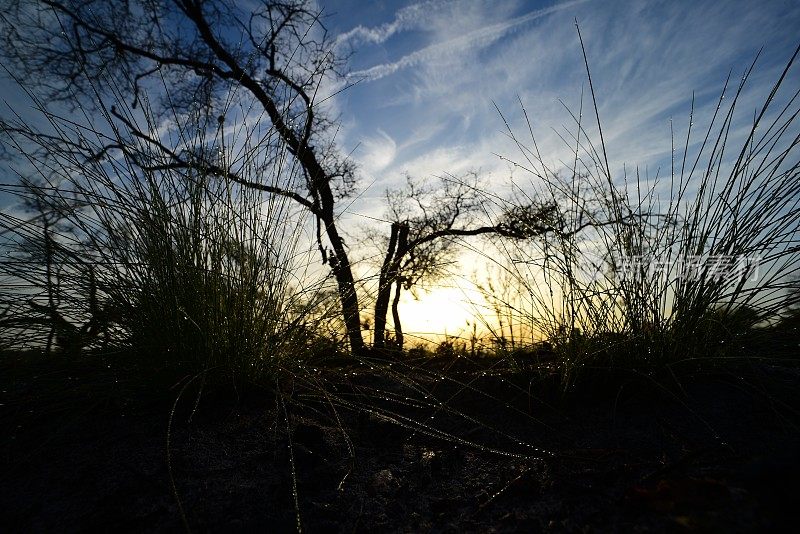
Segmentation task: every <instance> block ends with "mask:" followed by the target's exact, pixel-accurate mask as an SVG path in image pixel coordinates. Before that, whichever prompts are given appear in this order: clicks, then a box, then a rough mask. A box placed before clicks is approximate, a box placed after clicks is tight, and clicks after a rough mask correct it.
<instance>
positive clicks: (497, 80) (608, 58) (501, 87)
mask: <svg viewBox="0 0 800 534" xmlns="http://www.w3.org/2000/svg"><path fill="white" fill-rule="evenodd" d="M320 6H321V7H322V8H323V9H324V11H325V13H326V14H327V15H328V18H326V19H325V24H326V26H327V28H328V29H329V31H330V32H331V34H332V35H334V36H337V39H338V40H339V43H340V47H341V48H340V49H341V50H342V51H346V50H350V49H352V50H353V56H352V58H351V62H350V70H351V80H356V79H360V80H361V81H360V82H359V83H358V84H357V85H356V86H355V87H352V88H350V89H348V90H346V91H344V92H343V93H341V94H340V95H338V96H337V97H336V101H335V103H334V107H335V108H336V111H337V112H338V113H340V116H341V119H342V121H343V126H344V127H343V130H342V131H341V133H340V134H339V137H338V139H339V141H340V144H341V148H342V149H343V150H344V151H345V152H350V151H351V150H353V149H355V152H354V157H355V159H356V160H357V161H358V162H359V163H360V165H361V171H362V180H363V181H362V183H363V185H365V186H367V185H370V184H372V185H371V186H370V187H369V189H368V190H367V192H366V193H365V199H366V200H367V202H365V203H362V204H360V205H359V208H360V209H365V210H368V211H369V212H370V213H371V214H372V215H377V214H378V213H379V211H380V206H379V204H373V203H371V202H369V201H368V199H369V198H375V197H380V196H381V194H382V193H383V190H384V189H385V188H386V187H387V186H388V187H391V186H392V185H393V184H398V183H400V182H401V181H402V179H403V178H402V174H403V173H404V172H410V173H411V174H413V175H415V176H420V177H424V176H430V175H437V174H441V173H443V172H452V173H458V172H460V171H464V170H467V169H480V170H482V171H483V172H484V173H485V174H486V175H491V176H495V175H498V179H499V177H500V176H501V175H503V174H508V166H507V165H506V164H503V163H502V161H501V160H500V159H499V158H497V157H496V156H494V155H493V152H494V153H501V154H506V153H508V154H509V155H514V154H512V152H513V150H512V147H511V146H510V144H509V143H508V141H507V140H506V139H505V137H504V135H503V133H502V131H503V123H502V121H501V119H500V117H499V115H498V113H497V111H496V110H495V108H494V105H493V102H495V103H497V105H498V107H499V108H500V109H501V110H502V112H503V113H504V114H505V115H506V116H507V117H509V118H510V119H511V122H512V126H514V127H519V128H520V129H521V128H523V127H524V123H522V122H520V120H521V116H520V109H519V104H518V102H517V96H519V97H520V98H521V100H522V102H523V104H524V105H525V107H526V109H527V111H528V114H529V116H530V117H531V118H532V119H533V121H534V128H535V129H536V134H537V136H538V137H539V139H538V140H539V141H540V143H541V144H542V145H541V146H542V147H543V148H545V149H546V150H545V154H547V155H549V157H550V158H552V162H553V164H554V166H556V167H558V162H559V160H560V159H561V158H563V157H568V155H567V152H565V150H566V147H564V146H563V142H562V141H561V140H559V139H558V137H557V136H556V135H555V133H554V132H553V131H552V128H556V129H558V128H561V127H562V126H563V125H565V124H568V123H569V122H570V119H569V116H568V114H567V113H566V111H565V110H564V107H563V106H562V104H561V103H559V99H560V100H561V101H563V102H564V104H565V105H566V106H568V107H569V108H570V109H573V110H577V108H578V105H579V99H580V93H581V89H582V88H583V86H584V85H585V83H586V76H585V73H584V67H583V58H582V55H581V51H580V47H579V43H578V37H577V33H576V31H575V23H574V21H575V19H577V20H578V23H579V24H580V27H581V32H582V34H583V37H584V41H585V43H586V47H587V52H588V56H589V61H590V67H591V69H592V74H593V77H594V84H595V90H596V92H597V97H598V106H599V112H600V117H601V119H602V122H603V128H604V133H605V139H606V142H607V148H608V150H609V158H610V160H611V166H612V168H617V169H619V168H621V166H622V164H623V163H624V164H626V165H627V166H628V167H629V168H630V167H636V166H637V165H638V166H640V167H641V168H642V169H644V168H645V167H648V169H650V170H651V171H652V170H654V169H655V168H657V167H658V165H659V164H663V163H664V161H665V157H666V155H668V153H669V150H670V137H669V136H670V134H669V126H670V124H669V121H670V118H672V119H673V120H674V121H675V129H676V132H679V133H680V132H685V127H686V124H687V123H688V115H689V106H690V103H691V97H692V93H693V92H694V93H695V95H696V99H697V101H696V107H697V108H699V109H698V112H697V113H696V117H697V118H698V119H700V120H701V121H702V119H703V118H704V117H706V115H707V113H706V112H708V111H709V110H710V106H713V105H714V104H715V99H716V97H717V96H718V95H719V93H720V90H721V89H722V85H723V83H724V80H725V77H726V75H727V73H728V72H729V71H731V70H732V71H733V79H734V80H736V79H738V77H739V76H740V75H741V72H742V71H743V70H744V69H745V68H746V67H747V66H748V65H749V63H750V62H751V61H752V59H753V58H754V57H755V55H756V53H757V52H758V50H759V49H761V48H763V52H762V57H761V59H760V61H759V64H758V65H759V67H758V69H757V71H756V74H755V76H754V78H753V79H752V81H751V84H750V90H751V93H752V98H753V100H752V105H751V106H750V109H749V110H748V112H752V109H753V108H754V107H755V105H756V102H757V100H758V97H759V96H761V97H763V96H764V95H765V94H766V93H765V91H768V89H769V87H768V84H769V83H771V82H773V81H774V80H775V78H776V77H777V75H778V74H779V73H780V69H781V67H782V66H783V64H784V62H785V61H786V60H787V59H788V58H789V57H790V56H791V53H792V51H793V50H794V47H795V46H797V42H798V39H800V37H799V36H798V34H797V31H796V29H797V28H800V3H798V2H796V1H777V0H773V1H766V2H754V1H683V0H679V1H667V2H659V1H600V0H586V1H580V0H578V1H563V2H549V1H522V0H494V1H482V0H457V1H448V0H430V1H424V2H392V1H379V2H360V1H357V0H320ZM792 83H794V85H795V86H796V85H797V77H795V78H794V80H793V82H792ZM748 104H749V102H748V101H747V100H746V99H745V101H744V105H743V106H742V108H743V109H745V108H747V106H748ZM706 118H710V115H708V117H706ZM546 157H547V156H546Z"/></svg>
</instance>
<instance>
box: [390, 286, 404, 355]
mask: <svg viewBox="0 0 800 534" xmlns="http://www.w3.org/2000/svg"><path fill="white" fill-rule="evenodd" d="M402 290H403V283H402V280H398V281H397V285H396V288H395V290H394V300H393V301H392V318H393V319H394V339H395V342H396V343H397V349H398V350H403V327H402V325H401V324H400V311H399V310H398V309H397V306H398V304H400V291H402Z"/></svg>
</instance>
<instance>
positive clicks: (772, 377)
mask: <svg viewBox="0 0 800 534" xmlns="http://www.w3.org/2000/svg"><path fill="white" fill-rule="evenodd" d="M106 361H107V360H103V362H104V363H103V364H102V365H101V364H99V363H98V361H96V360H92V361H91V362H88V363H75V362H63V361H53V360H52V359H50V360H42V359H36V360H31V359H26V358H25V357H18V358H9V359H7V360H6V361H5V362H3V368H2V370H1V371H2V374H0V376H2V378H0V382H1V383H2V398H0V404H1V405H0V410H1V411H0V418H1V420H0V423H1V424H2V428H3V429H4V430H3V433H2V463H3V466H2V471H3V473H4V474H3V477H2V482H0V524H2V525H4V528H3V530H6V531H8V532H28V531H35V532H50V531H58V532H77V531H111V530H113V531H116V532H129V531H130V532H139V531H158V532H161V531H166V532H170V531H180V530H185V529H186V528H187V527H188V529H189V530H190V531H193V532H206V531H211V532H216V531H225V532H244V531H259V532H263V531H272V532H291V531H293V530H296V529H297V528H298V524H299V526H300V527H301V528H302V530H304V531H309V532H369V531H379V532H384V531H388V532H517V531H530V532H536V531H547V532H616V531H622V532H635V531H639V532H673V531H675V532H680V531H703V532H706V531H720V532H723V531H724V532H751V531H778V530H781V529H785V530H787V531H788V530H790V529H791V527H792V525H794V524H796V523H797V521H798V520H800V507H798V504H800V502H798V496H800V491H798V490H797V484H798V480H800V432H799V431H798V428H799V427H798V425H799V424H800V415H798V414H800V411H799V409H800V392H798V389H797V385H798V382H800V375H799V374H798V370H797V368H796V367H795V366H792V365H789V364H785V363H781V361H766V362H765V361H757V362H749V363H748V364H747V365H744V366H739V367H738V368H736V369H735V370H730V371H727V370H725V371H722V370H716V371H713V372H703V373H695V374H692V375H691V376H689V375H687V376H686V377H684V378H682V379H681V380H680V381H679V382H675V383H669V381H667V380H664V379H662V378H659V380H656V379H651V378H649V377H643V376H627V375H620V376H618V375H613V376H612V375H610V374H606V375H603V376H602V378H598V379H597V380H595V381H593V382H592V383H585V384H581V385H579V386H578V387H577V389H576V390H575V391H573V392H568V393H566V394H563V393H560V392H559V389H558V388H557V387H555V385H553V384H547V382H546V380H542V378H541V373H534V372H531V371H530V370H527V371H526V370H520V369H519V368H508V367H504V366H501V365H496V364H493V363H489V364H487V363H480V364H465V363H463V362H461V361H458V360H453V361H444V360H439V361H437V362H435V363H426V364H424V365H422V364H419V363H415V364H414V365H408V364H407V363H402V362H401V363H394V364H392V365H391V366H389V365H388V364H382V363H374V365H373V364H365V365H352V366H344V367H341V366H339V367H338V368H336V369H331V368H320V369H317V370H316V371H312V372H311V373H310V374H309V375H308V376H304V377H302V378H301V377H299V376H298V377H296V378H294V379H290V378H286V377H284V378H282V379H281V381H280V382H279V384H278V385H277V390H278V391H279V392H280V394H279V395H276V394H275V392H276V387H275V386H273V387H266V386H265V387H256V386H252V385H250V386H244V385H241V384H240V385H238V386H237V387H236V388H233V387H231V386H226V385H225V382H224V380H223V381H220V383H216V384H213V385H210V382H209V384H206V385H205V387H203V388H202V394H200V395H198V391H200V388H199V385H200V380H199V379H195V380H194V381H193V382H191V383H189V380H190V379H189V378H185V379H184V377H182V376H179V375H175V374H174V373H167V372H164V373H163V374H161V375H158V374H156V375H155V376H152V375H151V376H149V377H148V379H147V380H143V379H142V380H138V381H137V380H134V379H133V378H132V376H135V374H134V373H132V372H131V371H130V370H129V369H125V368H122V367H120V368H117V367H116V366H115V365H114V364H106V363H105V362H106ZM108 365H111V367H108ZM734 371H735V372H734ZM598 373H599V372H598ZM598 376H600V375H599V374H598ZM176 377H177V378H176ZM182 379H183V380H182ZM187 383H188V385H186V384H187ZM320 384H324V388H322V387H321V386H320ZM184 386H186V387H185V388H184ZM181 391H182V394H181ZM179 396H180V398H179V399H178V401H177V402H175V399H177V398H178V397H179Z"/></svg>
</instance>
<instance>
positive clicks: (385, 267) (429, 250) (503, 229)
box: [374, 172, 558, 349]
mask: <svg viewBox="0 0 800 534" xmlns="http://www.w3.org/2000/svg"><path fill="white" fill-rule="evenodd" d="M386 197H387V204H388V212H389V213H388V215H389V217H390V219H391V220H392V221H393V223H392V226H391V233H390V236H389V240H388V243H386V254H385V256H384V259H383V263H382V265H381V269H380V276H379V281H378V294H377V298H376V300H375V332H374V338H375V341H374V346H375V348H378V349H380V348H383V347H384V346H385V342H386V332H385V331H386V316H387V314H388V309H389V301H390V299H391V300H392V317H393V319H394V326H395V341H396V343H397V345H399V347H400V348H402V345H403V330H402V326H401V323H400V314H399V310H398V304H399V300H400V292H401V291H402V290H403V289H407V290H408V289H411V288H412V287H414V286H416V285H418V284H419V283H421V282H423V281H431V280H433V279H435V278H437V277H440V276H442V275H444V274H446V273H447V266H448V265H450V264H451V263H452V262H453V261H454V256H455V253H456V252H457V250H458V245H459V242H458V241H457V240H458V239H459V238H464V237H473V236H479V235H484V236H485V235H495V236H498V237H502V238H507V239H529V238H532V237H535V236H538V235H542V234H545V233H547V232H551V231H558V230H557V227H556V226H554V225H555V220H554V217H553V216H554V214H555V211H556V208H555V206H554V205H546V204H542V205H536V204H533V203H531V204H530V205H520V204H519V203H517V204H507V203H506V202H504V201H502V199H500V198H499V197H498V198H490V196H489V195H488V194H487V193H486V192H485V190H484V189H483V188H482V187H481V185H480V182H479V179H478V175H477V173H475V172H470V173H467V174H466V175H464V176H461V177H455V176H445V177H442V179H441V183H440V184H439V185H437V186H433V185H431V184H430V183H425V182H419V181H415V180H414V179H412V178H411V177H407V182H406V186H405V188H404V189H399V190H395V191H389V192H387V194H386ZM490 200H491V202H492V203H494V204H495V207H497V206H500V208H501V209H500V210H499V211H500V215H499V216H498V217H494V219H495V220H494V221H492V220H491V219H492V217H491V211H498V210H496V209H495V210H490V209H489V208H490V206H489V204H490ZM508 206H511V207H508ZM393 288H394V298H393V299H392V298H391V293H392V289H393Z"/></svg>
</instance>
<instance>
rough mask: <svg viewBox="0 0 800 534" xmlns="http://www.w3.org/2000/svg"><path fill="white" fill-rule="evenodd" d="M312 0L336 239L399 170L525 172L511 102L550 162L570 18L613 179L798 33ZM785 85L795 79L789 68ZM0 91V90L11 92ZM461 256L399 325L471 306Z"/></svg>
mask: <svg viewBox="0 0 800 534" xmlns="http://www.w3.org/2000/svg"><path fill="white" fill-rule="evenodd" d="M316 1H317V2H318V6H319V8H320V9H321V10H322V12H323V19H322V20H323V23H324V25H325V28H326V29H327V31H328V34H329V36H330V37H331V38H332V39H334V40H335V43H336V50H337V52H338V53H340V54H343V55H346V54H350V57H349V61H348V65H347V68H348V75H347V78H346V79H345V80H343V81H340V82H339V83H338V84H332V85H331V86H330V87H328V89H329V90H330V92H334V91H335V90H338V89H339V88H341V86H342V85H343V84H344V85H351V86H350V87H348V88H347V89H345V90H343V91H341V92H337V93H336V94H335V96H333V97H331V98H330V99H329V100H327V102H326V105H327V106H328V107H329V108H330V112H331V113H332V114H334V115H335V116H336V117H338V118H339V121H340V124H341V128H340V129H339V131H338V134H337V138H336V140H337V142H338V145H339V148H340V149H341V151H342V152H344V153H347V154H352V157H353V159H354V160H355V161H356V163H357V164H358V167H359V186H360V187H359V191H358V196H357V197H356V198H355V199H353V200H352V203H346V204H342V205H343V206H346V210H345V211H344V212H343V213H342V214H341V219H342V224H341V225H340V226H341V227H342V229H343V230H344V231H345V233H346V234H348V236H350V241H349V242H355V241H356V239H357V236H358V234H359V233H360V231H361V229H363V228H364V227H365V226H371V227H374V228H384V226H385V230H386V231H387V232H388V225H382V224H381V223H380V222H379V221H376V219H378V220H380V219H381V218H382V217H383V216H384V211H385V205H384V203H383V197H384V192H385V191H386V189H387V188H395V187H398V186H401V185H402V184H403V182H404V180H405V178H404V176H405V174H406V173H408V174H410V175H412V176H414V177H417V178H431V177H436V176H440V175H443V174H445V173H451V174H454V175H458V174H459V173H463V172H465V171H470V170H475V171H478V172H479V173H480V175H481V176H482V177H483V179H484V181H485V183H486V184H487V187H488V188H489V189H490V190H491V189H493V187H494V186H495V184H497V187H501V185H500V184H506V183H508V179H509V177H511V176H512V175H513V177H514V179H515V180H516V181H522V182H524V181H525V180H527V179H530V177H527V176H525V174H524V173H522V172H520V170H519V169H514V168H513V166H512V165H510V164H509V163H508V162H507V161H504V160H503V159H501V158H500V157H498V154H500V155H503V156H505V157H507V158H509V159H511V160H515V159H516V160H519V159H520V154H519V152H518V150H517V149H516V148H515V147H514V146H513V144H512V143H511V141H510V140H509V139H508V137H507V136H506V133H505V125H504V121H503V118H501V116H500V113H502V114H503V116H504V117H505V118H506V119H507V120H508V123H509V125H510V126H511V127H512V128H514V129H515V131H517V132H521V133H522V132H524V131H525V130H526V128H527V127H526V125H525V122H524V117H523V114H522V109H521V106H520V102H521V103H522V106H524V109H525V110H526V112H527V114H528V116H529V117H530V119H531V121H532V124H533V128H534V131H535V133H536V136H537V142H538V143H539V148H540V150H541V152H542V153H543V154H544V157H545V160H547V161H548V163H549V164H550V166H551V167H552V168H555V169H558V168H561V167H563V166H564V163H563V162H566V161H568V160H569V159H570V150H571V149H570V148H569V147H568V146H566V145H565V144H564V141H563V140H562V139H561V138H560V137H559V135H558V132H560V131H561V132H563V128H564V127H565V126H566V127H569V126H570V125H571V118H570V116H569V113H568V110H571V111H573V112H576V113H577V110H578V109H579V106H580V102H581V94H582V93H583V94H584V98H586V95H588V87H587V77H586V71H585V67H584V59H583V56H582V53H581V48H580V44H579V40H578V34H577V31H576V24H575V23H576V21H577V23H578V25H579V27H580V31H581V34H582V36H583V40H584V43H585V45H586V52H587V59H588V63H589V66H590V69H591V73H592V78H593V85H594V90H595V93H596V97H597V106H598V113H599V116H600V119H601V121H602V125H603V133H604V138H605V142H606V148H607V150H608V157H609V163H610V167H611V169H612V171H613V174H614V176H615V177H617V178H618V177H620V176H621V175H622V169H623V166H625V168H626V169H636V168H639V169H640V170H641V171H642V172H643V173H644V172H646V173H647V174H648V176H652V175H654V174H655V173H656V172H657V171H659V169H660V173H661V175H663V174H664V172H665V166H666V165H667V164H668V162H669V156H670V151H671V138H670V127H671V121H672V123H673V124H672V126H673V127H674V130H675V131H676V132H677V134H678V136H679V137H680V135H681V134H682V133H683V132H685V130H686V126H687V124H688V121H689V110H690V106H691V102H692V96H693V95H694V98H695V121H696V122H697V123H699V125H698V126H700V127H702V124H703V123H704V121H705V122H706V123H707V121H708V120H709V119H710V117H711V113H712V112H713V110H714V107H715V105H716V99H717V97H718V96H719V94H720V91H721V90H722V87H723V84H724V82H725V78H726V76H727V75H728V73H729V72H730V73H732V80H734V81H737V80H738V79H739V78H740V77H741V74H742V72H743V71H744V70H745V69H746V68H747V67H748V66H749V65H750V63H751V62H752V61H753V59H754V58H755V56H756V54H757V53H758V52H759V50H761V56H760V58H759V61H758V64H757V68H756V71H755V73H754V74H753V76H752V78H751V80H750V83H749V89H748V91H747V92H746V93H745V95H744V96H743V98H742V103H741V106H740V108H741V109H743V110H747V112H748V113H750V114H752V110H754V109H755V107H756V105H757V104H758V103H759V100H761V101H763V98H764V96H765V95H766V94H767V93H768V91H769V88H770V87H771V84H772V83H773V82H774V81H775V80H776V79H777V77H778V76H779V74H780V71H781V70H782V68H783V66H784V65H785V63H786V61H787V60H788V59H789V57H790V56H791V54H792V52H793V51H794V49H795V47H796V46H797V45H798V42H800V34H798V32H797V28H800V2H798V1H796V0H794V1H790V0H785V1H784V0H764V1H754V0H729V1H721V0H718V1H713V0H673V1H647V0H630V1H617V0H565V1H552V0H541V1H540V0H535V1H534V0H426V1H422V2H418V1H413V0H411V1H390V0H375V1H365V0H316ZM787 85H788V86H790V87H794V88H796V87H800V78H799V77H798V75H797V74H796V73H795V74H793V75H792V77H791V78H790V79H789V80H788V81H787ZM0 89H2V92H3V97H4V99H5V100H10V101H11V102H12V103H13V102H14V101H16V100H17V99H18V98H19V95H18V94H17V92H15V91H16V90H15V89H14V88H13V87H9V86H4V87H0ZM585 104H586V102H585ZM498 110H499V112H498ZM586 112H587V111H586V110H584V113H586ZM590 130H591V128H590ZM0 200H2V199H0ZM472 261H473V260H472V259H470V256H469V255H465V256H464V257H463V258H462V261H461V265H460V266H457V267H456V268H455V270H454V276H453V278H452V280H451V281H450V283H447V284H444V286H447V287H444V286H443V287H438V288H435V289H433V290H432V291H430V292H427V293H425V292H422V293H421V294H420V296H421V298H420V300H415V299H414V298H413V297H412V296H411V295H410V294H406V295H405V296H404V298H403V301H402V304H401V315H402V316H403V317H404V318H405V319H404V322H405V327H406V328H405V329H406V330H407V331H409V332H431V331H439V332H442V331H444V330H446V331H448V332H449V333H451V334H452V333H458V332H459V331H462V330H463V329H464V327H465V324H466V322H468V321H469V320H470V318H471V317H472V314H473V312H474V308H473V307H472V306H471V305H469V304H465V303H463V302H461V301H462V300H467V301H469V300H472V301H479V300H480V297H479V295H478V294H477V293H476V292H475V290H474V287H473V286H472V285H471V282H470V280H469V271H470V268H471V267H472V264H471V262H472Z"/></svg>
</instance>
